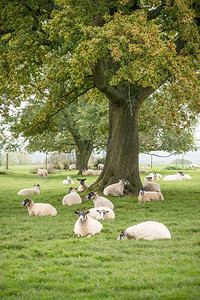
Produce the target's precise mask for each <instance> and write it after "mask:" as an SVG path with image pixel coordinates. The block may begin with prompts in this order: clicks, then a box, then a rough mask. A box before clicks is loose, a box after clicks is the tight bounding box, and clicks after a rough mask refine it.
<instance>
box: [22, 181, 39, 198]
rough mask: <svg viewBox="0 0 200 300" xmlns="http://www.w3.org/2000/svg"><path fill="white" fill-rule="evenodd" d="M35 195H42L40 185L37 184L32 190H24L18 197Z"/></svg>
mask: <svg viewBox="0 0 200 300" xmlns="http://www.w3.org/2000/svg"><path fill="white" fill-rule="evenodd" d="M33 194H38V195H39V194H40V185H39V184H36V185H34V188H30V189H22V190H20V191H19V192H18V194H17V195H20V196H25V195H33Z"/></svg>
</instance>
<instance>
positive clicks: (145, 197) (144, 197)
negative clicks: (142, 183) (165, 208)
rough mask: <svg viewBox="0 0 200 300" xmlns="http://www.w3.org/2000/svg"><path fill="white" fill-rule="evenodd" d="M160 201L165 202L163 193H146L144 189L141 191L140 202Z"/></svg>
mask: <svg viewBox="0 0 200 300" xmlns="http://www.w3.org/2000/svg"><path fill="white" fill-rule="evenodd" d="M158 200H164V197H163V195H162V193H161V192H151V191H149V192H146V191H145V190H144V189H140V191H139V196H138V201H139V202H151V201H158Z"/></svg>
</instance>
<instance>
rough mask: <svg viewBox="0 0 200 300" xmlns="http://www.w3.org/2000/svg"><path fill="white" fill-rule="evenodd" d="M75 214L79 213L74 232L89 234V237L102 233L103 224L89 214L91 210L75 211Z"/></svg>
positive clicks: (79, 234)
mask: <svg viewBox="0 0 200 300" xmlns="http://www.w3.org/2000/svg"><path fill="white" fill-rule="evenodd" d="M75 214H78V220H77V221H76V223H75V226H74V233H75V234H77V235H78V237H80V236H84V235H87V237H91V236H93V235H95V234H97V233H100V232H101V230H102V228H103V226H102V224H101V223H100V222H98V221H97V220H94V219H92V218H90V217H89V216H87V214H89V211H86V212H84V211H79V212H77V211H75Z"/></svg>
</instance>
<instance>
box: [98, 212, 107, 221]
mask: <svg viewBox="0 0 200 300" xmlns="http://www.w3.org/2000/svg"><path fill="white" fill-rule="evenodd" d="M97 212H98V213H99V219H100V220H101V221H103V220H105V215H106V214H107V213H109V211H108V210H97Z"/></svg>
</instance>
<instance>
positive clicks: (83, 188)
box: [77, 178, 88, 192]
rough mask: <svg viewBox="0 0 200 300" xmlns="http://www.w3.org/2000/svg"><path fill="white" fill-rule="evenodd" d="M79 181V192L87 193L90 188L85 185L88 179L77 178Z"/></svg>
mask: <svg viewBox="0 0 200 300" xmlns="http://www.w3.org/2000/svg"><path fill="white" fill-rule="evenodd" d="M77 180H78V181H80V185H79V187H78V191H79V192H83V191H85V190H86V189H87V188H88V185H87V184H86V183H85V180H86V178H84V179H78V178H77Z"/></svg>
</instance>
